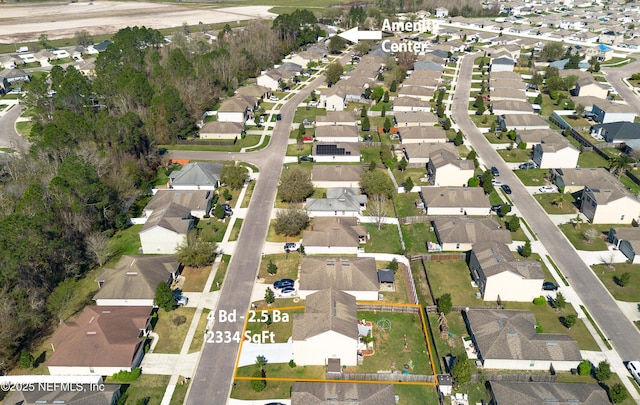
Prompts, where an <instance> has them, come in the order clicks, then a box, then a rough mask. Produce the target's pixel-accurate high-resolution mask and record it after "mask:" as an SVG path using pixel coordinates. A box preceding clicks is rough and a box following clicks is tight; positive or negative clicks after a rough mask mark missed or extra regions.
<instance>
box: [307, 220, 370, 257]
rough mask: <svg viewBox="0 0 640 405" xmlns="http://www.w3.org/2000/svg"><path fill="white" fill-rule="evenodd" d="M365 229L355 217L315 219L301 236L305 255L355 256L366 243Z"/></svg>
mask: <svg viewBox="0 0 640 405" xmlns="http://www.w3.org/2000/svg"><path fill="white" fill-rule="evenodd" d="M368 239H369V234H368V233H367V229H366V228H365V227H364V226H362V225H360V220H359V219H358V218H355V217H316V218H314V220H313V224H312V226H311V230H310V231H304V233H303V234H302V245H303V246H304V249H305V252H306V253H307V254H316V255H317V254H345V255H346V254H357V253H358V252H359V251H360V245H361V244H364V243H366V242H367V240H368Z"/></svg>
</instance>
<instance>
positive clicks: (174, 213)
mask: <svg viewBox="0 0 640 405" xmlns="http://www.w3.org/2000/svg"><path fill="white" fill-rule="evenodd" d="M192 228H193V217H192V216H191V210H190V209H189V208H187V207H184V206H182V205H179V204H176V203H169V205H167V206H166V207H165V208H161V209H156V210H154V211H153V213H152V214H151V215H150V216H149V218H148V219H147V222H145V224H144V225H143V226H142V229H141V230H140V232H138V235H139V236H140V243H141V245H142V253H144V254H146V255H147V254H168V255H172V254H174V253H175V252H176V248H177V247H178V245H180V244H181V243H183V242H184V241H185V239H186V238H187V233H189V231H190V230H191V229H192Z"/></svg>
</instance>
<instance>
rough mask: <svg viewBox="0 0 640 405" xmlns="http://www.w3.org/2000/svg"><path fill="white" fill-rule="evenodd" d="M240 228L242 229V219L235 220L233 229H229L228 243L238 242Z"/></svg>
mask: <svg viewBox="0 0 640 405" xmlns="http://www.w3.org/2000/svg"><path fill="white" fill-rule="evenodd" d="M240 228H242V218H236V221H235V222H234V223H233V228H231V233H230V234H229V241H234V240H238V235H240Z"/></svg>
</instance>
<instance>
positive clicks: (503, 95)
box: [491, 87, 527, 102]
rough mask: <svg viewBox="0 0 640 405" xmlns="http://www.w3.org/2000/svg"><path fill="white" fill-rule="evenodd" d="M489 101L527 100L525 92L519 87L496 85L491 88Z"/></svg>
mask: <svg viewBox="0 0 640 405" xmlns="http://www.w3.org/2000/svg"><path fill="white" fill-rule="evenodd" d="M491 101H492V102H495V101H523V102H526V101H527V93H526V92H525V91H524V90H523V89H520V88H512V87H496V88H494V89H493V90H491Z"/></svg>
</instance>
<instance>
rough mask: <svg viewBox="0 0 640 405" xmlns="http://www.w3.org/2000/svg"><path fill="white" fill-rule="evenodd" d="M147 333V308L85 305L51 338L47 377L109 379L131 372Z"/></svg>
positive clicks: (148, 320)
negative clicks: (91, 376)
mask: <svg viewBox="0 0 640 405" xmlns="http://www.w3.org/2000/svg"><path fill="white" fill-rule="evenodd" d="M150 332H151V307H98V306H87V307H85V308H84V309H83V310H82V312H81V313H80V314H79V315H78V317H77V318H76V320H75V321H73V322H65V323H64V324H62V325H60V326H59V327H58V329H57V330H56V332H55V333H54V334H53V336H52V337H51V339H50V342H51V345H52V347H53V353H51V355H50V356H49V358H48V359H47V362H46V365H47V368H48V369H49V374H51V375H101V376H107V375H108V376H110V375H113V374H115V373H117V372H119V371H121V370H125V371H131V369H133V368H135V367H137V366H139V365H140V362H141V361H142V357H143V356H144V341H145V340H146V338H147V336H148V335H149V333H150Z"/></svg>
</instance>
